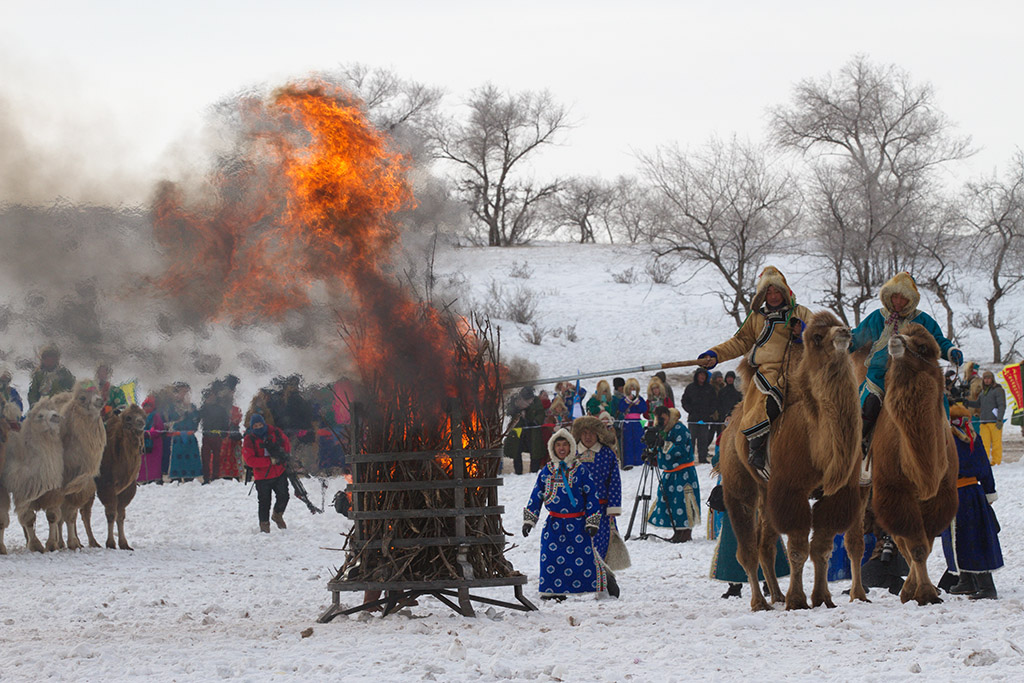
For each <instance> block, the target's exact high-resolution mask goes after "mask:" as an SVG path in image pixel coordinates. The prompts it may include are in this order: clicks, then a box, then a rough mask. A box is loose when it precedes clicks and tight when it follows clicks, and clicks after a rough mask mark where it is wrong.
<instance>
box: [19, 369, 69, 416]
mask: <svg viewBox="0 0 1024 683" xmlns="http://www.w3.org/2000/svg"><path fill="white" fill-rule="evenodd" d="M74 387H75V376H74V375H72V374H71V371H70V370H68V369H67V368H66V367H64V366H63V365H58V366H57V367H56V368H54V369H53V370H50V371H46V370H43V369H42V368H37V369H36V371H35V372H33V373H32V384H31V385H29V388H28V404H29V406H30V407H31V406H33V405H35V404H36V402H38V401H39V399H41V398H47V397H49V396H53V395H54V394H59V393H61V392H62V391H71V390H72V389H74Z"/></svg>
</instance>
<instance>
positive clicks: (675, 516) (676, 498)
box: [644, 406, 700, 543]
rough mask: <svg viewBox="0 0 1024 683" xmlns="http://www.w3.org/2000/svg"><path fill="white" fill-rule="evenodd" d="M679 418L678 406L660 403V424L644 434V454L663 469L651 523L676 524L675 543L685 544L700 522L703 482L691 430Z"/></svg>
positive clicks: (656, 416)
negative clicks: (700, 478)
mask: <svg viewBox="0 0 1024 683" xmlns="http://www.w3.org/2000/svg"><path fill="white" fill-rule="evenodd" d="M679 417H680V414H679V411H678V410H676V409H675V408H666V407H664V406H658V407H657V408H656V409H655V410H654V419H655V421H656V424H657V427H656V428H655V427H648V429H647V433H645V434H644V444H645V445H646V447H647V448H646V449H645V451H644V457H645V458H648V459H649V460H654V462H651V464H652V465H656V466H657V467H658V468H660V469H661V470H662V472H663V475H662V478H661V483H660V484H659V485H658V500H657V504H656V505H655V507H654V509H653V510H652V511H651V516H650V518H649V520H648V522H649V523H650V524H652V525H654V526H660V527H673V526H674V527H675V530H676V531H675V534H674V535H673V537H672V542H674V543H685V542H686V541H689V540H691V538H692V535H693V528H694V527H695V526H696V525H698V524H700V505H699V503H698V502H697V501H699V500H700V484H699V483H698V478H697V470H696V468H695V467H694V465H696V463H695V462H694V459H693V442H692V440H691V439H690V430H688V429H687V428H686V425H685V424H683V423H682V422H681V421H680V419H679ZM670 511H671V513H670ZM673 522H674V524H673Z"/></svg>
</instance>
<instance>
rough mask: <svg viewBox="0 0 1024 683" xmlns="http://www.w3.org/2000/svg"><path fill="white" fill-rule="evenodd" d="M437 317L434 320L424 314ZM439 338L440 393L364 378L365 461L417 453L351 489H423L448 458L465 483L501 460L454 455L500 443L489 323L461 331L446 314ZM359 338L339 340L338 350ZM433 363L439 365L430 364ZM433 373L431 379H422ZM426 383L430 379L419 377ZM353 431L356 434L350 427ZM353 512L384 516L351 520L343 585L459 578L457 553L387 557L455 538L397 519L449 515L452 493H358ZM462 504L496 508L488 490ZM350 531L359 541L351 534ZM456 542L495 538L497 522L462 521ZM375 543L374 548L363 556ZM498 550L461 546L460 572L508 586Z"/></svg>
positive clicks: (444, 474) (424, 550) (450, 525)
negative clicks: (457, 462) (461, 537)
mask: <svg viewBox="0 0 1024 683" xmlns="http://www.w3.org/2000/svg"><path fill="white" fill-rule="evenodd" d="M425 314H427V315H436V311H430V312H428V313H425ZM441 322H442V327H443V329H444V331H445V334H446V336H447V339H446V343H447V344H448V345H449V347H450V348H449V352H450V353H449V357H448V358H447V359H444V362H448V363H451V364H452V365H451V366H450V367H448V368H446V371H447V372H448V378H449V379H448V382H447V385H446V386H445V387H444V391H443V392H438V391H436V389H437V387H430V388H429V389H427V390H425V389H424V387H423V386H422V384H421V382H422V378H419V380H420V381H417V377H415V376H409V375H408V374H404V373H389V372H385V371H382V370H380V369H373V370H372V372H371V373H370V374H364V376H363V378H362V379H363V389H364V392H363V393H364V398H363V401H362V405H364V406H365V409H364V411H363V412H362V414H361V415H360V425H359V429H360V438H361V440H362V443H363V452H366V453H396V454H398V453H412V452H419V453H422V454H423V455H422V457H421V458H417V459H411V460H409V459H405V460H397V459H396V460H385V461H381V462H372V463H358V464H356V465H355V467H354V468H353V481H355V482H357V483H367V482H380V483H384V482H429V481H450V480H451V479H452V478H453V464H454V463H453V460H452V458H462V459H464V461H465V472H466V477H467V478H494V477H497V476H499V472H500V466H501V459H500V457H465V456H464V455H463V454H462V453H461V452H460V450H461V449H467V450H475V449H481V450H483V449H494V448H499V447H500V443H501V436H502V435H501V427H502V417H503V415H502V413H501V410H502V401H501V397H502V387H501V382H502V375H501V366H500V364H499V360H498V352H499V340H498V338H497V337H496V335H495V334H494V333H493V332H492V329H491V327H490V324H489V322H487V321H485V320H480V319H474V320H472V321H466V320H465V319H461V318H456V317H455V316H454V315H452V314H449V313H445V314H443V315H442V317H441ZM358 334H360V329H359V328H348V329H346V330H344V331H343V336H345V337H346V341H347V342H349V344H350V346H351V345H352V344H360V343H364V341H365V340H360V339H354V338H353V336H354V335H358ZM439 362H440V361H439ZM429 370H436V369H429ZM426 376H427V377H428V378H432V377H433V376H434V375H433V374H432V372H430V371H428V372H426ZM353 426H355V425H353ZM355 495H356V496H358V500H356V501H354V502H355V503H356V506H357V509H358V510H360V511H374V510H379V511H392V512H394V513H395V514H394V515H393V516H390V515H389V516H388V517H387V518H386V519H361V520H356V522H355V525H356V527H355V528H354V529H353V532H352V533H350V534H349V536H348V539H347V540H346V543H345V551H346V557H345V562H344V564H343V565H342V567H341V568H340V569H339V571H338V577H339V578H345V579H347V580H351V581H372V582H386V583H399V582H403V581H435V580H446V579H459V578H466V577H465V576H464V574H465V573H466V572H464V571H463V570H462V568H461V567H460V564H459V558H458V552H459V548H458V546H457V545H437V546H431V545H415V546H413V547H395V546H392V545H391V543H392V542H393V541H395V540H397V539H402V540H408V539H433V538H450V537H454V536H457V535H458V534H457V533H456V519H455V518H454V517H442V516H433V515H428V516H425V517H402V516H401V512H402V511H410V510H414V511H423V510H438V511H441V510H449V509H452V508H454V507H456V500H455V490H454V489H452V488H438V489H429V488H428V489H425V490H401V491H382V492H373V493H369V492H367V493H357V494H355ZM459 502H461V503H462V504H463V505H464V506H465V507H467V508H474V507H487V506H495V505H497V504H498V492H497V486H494V485H491V486H480V487H474V488H468V487H467V488H466V489H464V498H463V500H462V501H459ZM357 529H358V540H357V535H356V533H355V532H356V530H357ZM465 535H466V536H471V537H480V536H504V535H505V530H504V529H503V528H502V525H501V516H500V515H498V514H490V515H474V516H469V517H466V520H465ZM367 541H380V542H381V547H366V545H365V542H367ZM504 545H505V544H504V541H502V542H498V543H487V544H481V545H469V546H466V556H465V558H464V559H465V562H466V563H467V564H468V565H469V566H470V567H471V568H472V575H473V577H474V578H497V577H507V576H510V575H511V574H513V573H514V569H513V567H512V564H511V563H510V562H509V561H508V560H506V559H505V556H504Z"/></svg>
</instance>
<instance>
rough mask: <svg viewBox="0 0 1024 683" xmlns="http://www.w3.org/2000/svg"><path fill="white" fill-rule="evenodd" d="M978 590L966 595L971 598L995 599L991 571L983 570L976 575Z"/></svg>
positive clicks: (994, 585)
mask: <svg viewBox="0 0 1024 683" xmlns="http://www.w3.org/2000/svg"><path fill="white" fill-rule="evenodd" d="M977 584H978V590H977V591H975V592H974V593H972V594H971V595H968V596H967V597H968V598H970V599H971V600H995V599H997V598H998V597H999V596H998V595H997V594H996V584H995V583H994V582H993V581H992V572H984V573H981V574H978V575H977Z"/></svg>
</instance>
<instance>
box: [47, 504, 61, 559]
mask: <svg viewBox="0 0 1024 683" xmlns="http://www.w3.org/2000/svg"><path fill="white" fill-rule="evenodd" d="M46 521H47V523H48V524H49V525H50V533H49V535H48V536H47V537H46V549H47V550H48V551H50V552H53V551H54V550H59V549H60V548H63V547H64V536H63V534H62V533H61V528H60V524H61V519H60V507H59V506H58V507H53V508H46Z"/></svg>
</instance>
